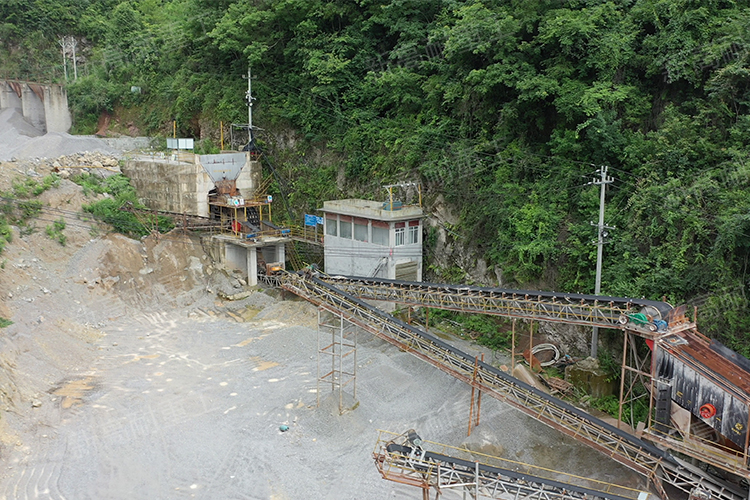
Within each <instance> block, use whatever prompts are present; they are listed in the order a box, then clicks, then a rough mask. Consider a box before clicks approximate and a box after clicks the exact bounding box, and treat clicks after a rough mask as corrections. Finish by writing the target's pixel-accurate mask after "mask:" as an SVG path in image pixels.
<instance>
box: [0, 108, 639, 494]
mask: <svg viewBox="0 0 750 500" xmlns="http://www.w3.org/2000/svg"><path fill="white" fill-rule="evenodd" d="M27 125H28V124H25V122H24V121H23V120H21V121H19V120H18V116H15V115H14V114H13V113H10V112H8V111H7V110H5V111H3V112H0V159H2V157H7V155H8V151H9V145H13V146H14V147H15V146H16V145H20V144H21V143H25V144H26V145H30V144H35V146H34V147H33V148H32V149H31V150H33V151H34V156H35V157H44V156H46V157H49V158H55V157H59V156H61V155H65V154H69V151H70V150H69V149H63V147H67V146H68V145H70V144H69V143H70V142H71V141H73V142H76V141H79V142H77V146H75V147H71V149H77V151H81V148H82V147H83V149H88V148H89V146H88V145H86V146H82V144H88V143H86V142H85V141H88V140H89V138H83V139H80V138H76V139H75V140H73V139H70V138H67V137H66V138H64V140H61V141H57V140H56V139H54V138H52V139H50V138H47V139H45V138H44V136H40V135H38V133H37V134H36V135H35V132H34V130H33V129H29V127H28V126H27ZM79 139H80V140H79ZM31 141H39V142H31ZM44 141H47V142H44ZM80 141H83V142H80ZM45 148H48V149H45ZM45 165H46V163H45V164H44V165H42V164H40V163H38V162H37V163H34V162H31V163H24V162H22V161H19V162H11V163H4V164H0V186H5V185H10V182H11V180H12V179H13V178H15V177H16V176H18V175H19V173H23V172H27V171H28V170H29V169H30V168H33V169H35V170H34V172H35V175H41V174H44V173H46V172H45V171H42V168H46V169H48V168H51V167H50V166H49V165H46V166H45ZM43 200H44V203H45V212H44V213H43V215H42V216H41V218H40V220H39V226H40V227H43V226H44V225H46V224H48V223H49V222H50V221H51V220H52V219H53V218H54V219H57V218H58V217H59V216H60V213H61V212H60V210H62V209H65V210H67V212H65V213H66V214H67V215H65V217H66V220H67V221H68V226H67V228H66V230H65V234H66V236H67V237H68V243H67V245H66V246H64V247H63V246H60V245H59V244H57V243H56V242H53V241H51V240H50V239H49V238H48V237H47V236H46V235H45V234H44V231H39V230H37V231H35V232H32V233H31V234H20V233H19V231H18V230H16V231H15V232H14V235H13V241H12V243H11V244H10V245H8V247H6V249H5V251H4V252H3V253H2V254H1V255H0V269H1V270H0V316H2V317H5V318H10V319H12V320H13V321H14V324H13V325H11V326H9V327H7V328H3V329H2V330H0V409H2V410H3V411H2V412H1V413H0V499H8V500H10V499H56V500H57V499H60V500H62V499H67V500H78V499H119V498H123V499H124V498H127V499H172V498H175V499H177V498H204V499H269V500H270V499H273V500H282V499H290V500H296V499H300V500H301V499H305V500H315V499H380V498H383V499H385V498H420V497H421V492H420V491H418V490H416V489H414V488H412V487H408V486H404V485H400V484H396V483H391V482H388V481H385V480H383V479H381V478H380V475H379V474H378V472H377V469H376V468H375V465H374V463H373V461H372V455H371V454H372V451H373V449H374V447H375V443H376V440H377V437H378V429H383V430H387V431H392V432H396V433H401V432H404V431H405V430H407V429H410V428H414V429H416V430H417V431H418V432H419V433H420V435H421V436H422V438H423V439H425V440H430V441H435V442H441V443H445V444H449V445H452V446H462V445H466V446H469V447H471V448H472V449H479V450H483V451H485V452H487V453H489V454H498V455H501V456H503V457H505V458H508V459H512V460H517V461H521V462H529V463H534V464H535V465H537V466H541V467H547V468H551V469H564V470H565V471H566V472H570V473H575V474H578V475H580V476H582V477H588V478H596V479H600V480H605V481H611V482H615V483H618V484H622V485H625V486H630V487H639V486H641V485H642V484H643V480H642V479H641V478H640V477H639V476H637V475H636V474H634V473H632V472H630V471H629V470H627V469H625V468H624V467H622V466H620V465H618V464H616V463H615V462H613V461H611V460H608V459H606V458H603V456H602V455H600V454H599V453H597V452H595V451H593V450H591V449H589V448H587V447H585V446H582V445H580V444H578V443H577V442H575V441H574V440H572V439H570V438H567V437H565V436H563V435H562V434H560V433H558V432H556V431H554V430H552V429H549V428H548V427H546V426H544V425H542V424H541V423H539V422H537V421H535V420H533V419H531V418H529V417H526V416H525V415H524V414H522V413H520V412H519V411H517V410H515V409H513V408H511V407H510V406H508V405H506V404H504V403H501V402H499V401H496V400H494V399H492V398H489V397H484V398H483V399H482V413H481V423H480V425H479V427H477V428H476V429H475V430H474V432H473V434H472V436H471V437H470V438H467V437H466V431H467V424H468V415H469V402H470V395H471V390H470V389H469V387H468V386H466V385H465V384H463V383H462V382H459V381H457V380H456V379H453V378H452V377H450V376H448V375H446V374H444V373H443V372H441V371H439V370H437V369H435V368H432V367H431V366H429V365H427V364H425V363H424V362H422V361H420V360H419V359H417V358H415V357H413V356H411V355H409V354H407V353H404V352H401V351H399V350H398V349H395V348H394V347H392V346H390V345H389V344H386V343H384V342H382V341H380V340H378V339H376V338H375V337H373V336H371V335H370V334H367V333H362V334H361V335H359V347H358V351H357V365H358V368H357V370H358V373H357V398H356V401H357V403H358V405H357V406H356V408H355V409H353V410H352V411H349V412H347V413H345V414H343V415H340V414H339V412H338V397H337V396H336V395H335V394H334V395H333V396H332V395H331V393H330V391H329V389H328V388H324V391H323V392H321V398H322V402H321V405H320V406H317V404H316V401H317V392H316V391H317V387H318V384H317V332H316V325H317V314H316V311H315V309H314V308H313V307H312V306H311V305H309V304H307V303H306V302H303V301H299V300H286V301H282V300H280V299H279V295H280V294H279V293H278V292H274V291H257V292H256V293H253V294H252V295H250V296H249V297H247V298H246V299H244V300H242V301H236V302H226V301H221V300H219V299H218V298H217V293H218V292H224V293H226V294H232V293H235V292H237V291H239V290H240V289H241V284H240V282H239V281H238V279H237V278H236V277H234V276H233V275H232V274H231V273H225V272H223V271H222V270H220V269H217V268H216V267H215V266H214V265H213V264H212V263H211V262H210V261H209V260H208V259H207V257H206V256H205V255H204V254H203V251H202V247H201V244H200V242H199V241H197V240H194V239H184V238H181V237H179V236H178V235H166V236H161V237H160V238H159V239H158V240H157V239H154V238H148V239H146V240H143V241H136V240H130V239H128V238H125V237H122V236H117V235H108V236H104V237H100V236H92V235H93V234H96V233H92V232H91V230H92V229H93V228H92V227H91V226H90V225H89V224H87V223H85V222H83V221H80V220H78V219H77V218H76V217H75V216H74V215H72V214H73V213H74V211H75V210H77V209H78V208H79V207H80V205H81V203H83V202H90V200H87V199H85V197H84V195H83V194H82V192H81V191H80V188H78V187H77V186H75V185H73V184H72V183H68V182H63V183H62V184H61V187H60V188H59V189H57V190H52V191H49V192H48V193H45V195H44V198H43ZM55 211H56V212H55ZM68 212H70V213H68ZM45 217H46V219H45ZM99 234H100V233H99ZM455 342H458V344H459V348H461V349H462V350H465V351H467V352H470V353H472V354H473V353H477V352H479V351H478V350H477V347H476V346H473V345H470V344H468V343H465V342H461V341H458V340H455ZM488 359H489V358H488ZM498 361H502V360H498ZM346 400H347V401H348V403H349V405H351V406H354V404H353V399H352V398H351V395H349V396H347V397H346ZM280 425H288V426H289V430H288V431H287V432H281V431H280V430H279V426H280ZM445 498H451V497H450V495H446V496H445Z"/></svg>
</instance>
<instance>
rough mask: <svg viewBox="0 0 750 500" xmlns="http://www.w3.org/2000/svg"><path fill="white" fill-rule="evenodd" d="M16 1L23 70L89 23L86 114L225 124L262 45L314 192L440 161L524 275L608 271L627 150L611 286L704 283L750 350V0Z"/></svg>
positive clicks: (497, 257) (14, 58)
mask: <svg viewBox="0 0 750 500" xmlns="http://www.w3.org/2000/svg"><path fill="white" fill-rule="evenodd" d="M0 19H3V21H2V23H0V70H1V71H2V72H0V75H4V76H6V77H13V78H22V79H31V80H53V81H61V79H62V70H61V66H62V60H61V59H62V57H61V54H60V48H59V46H57V43H56V40H57V38H58V37H59V36H61V35H73V36H75V37H76V38H77V39H78V40H80V42H81V46H82V51H81V57H82V58H83V59H82V65H81V69H80V70H79V71H80V74H79V78H78V81H76V82H75V83H71V84H70V87H69V95H70V101H71V105H72V107H73V109H74V111H75V112H76V120H77V123H78V126H79V128H81V129H85V127H86V126H87V124H88V126H91V125H92V124H93V123H95V122H96V119H97V118H98V116H99V115H100V114H101V113H102V112H105V111H106V112H113V111H115V110H116V109H119V108H122V109H130V110H134V112H135V113H136V114H137V117H138V120H139V123H140V124H141V126H142V127H143V128H144V129H145V131H146V132H149V133H158V132H159V131H160V130H161V131H164V127H165V125H166V124H168V123H171V120H172V119H176V120H177V123H178V125H179V127H180V129H181V133H182V134H192V135H194V136H196V137H209V136H212V137H214V138H215V135H216V133H215V132H216V130H217V127H218V123H219V121H224V122H233V121H235V122H237V121H239V122H241V121H244V117H245V116H246V108H245V103H244V102H243V97H244V89H245V86H246V82H245V81H244V80H243V79H242V76H243V75H245V74H246V72H247V68H248V65H252V68H253V73H254V75H256V76H257V82H256V84H255V85H256V86H255V88H256V89H257V90H256V92H257V94H256V95H257V96H258V98H259V100H258V102H257V106H256V110H257V112H256V116H257V120H258V124H259V125H260V126H261V127H262V128H264V129H266V130H267V131H268V134H267V136H266V137H265V140H266V141H267V142H268V143H269V144H270V145H271V146H273V145H274V144H275V143H276V142H279V143H281V142H284V141H282V140H281V139H279V137H282V136H284V134H286V133H287V132H288V131H293V132H294V137H295V139H294V140H293V141H287V142H286V144H287V147H285V148H280V149H276V150H274V151H275V155H276V156H275V157H274V159H275V161H277V163H278V164H277V167H278V170H279V171H280V172H282V173H283V174H284V176H285V178H286V179H287V182H288V184H289V186H287V187H288V189H289V193H288V195H289V198H290V201H291V202H292V203H293V204H294V206H295V207H297V209H298V210H300V211H303V210H310V209H314V208H317V207H318V206H320V204H321V202H322V200H323V199H326V198H328V197H333V196H342V195H346V196H353V195H359V196H375V195H376V194H377V192H378V189H379V188H380V185H381V184H383V183H385V182H388V181H394V180H403V179H407V178H408V179H412V178H416V179H419V180H420V181H421V182H422V183H423V185H424V186H425V189H426V193H427V200H428V201H430V200H434V199H436V197H437V196H438V195H442V196H441V198H442V199H445V200H446V201H447V203H449V204H450V205H451V206H452V207H453V210H454V211H455V212H456V213H458V214H459V215H460V224H457V225H454V226H453V227H451V228H449V229H450V232H449V234H450V235H451V237H452V238H455V241H454V243H455V244H456V245H463V246H464V247H465V248H466V249H467V252H469V253H472V254H473V255H475V256H477V257H481V258H484V259H485V260H486V261H487V262H488V264H489V265H491V266H497V267H498V268H499V269H501V270H502V272H503V276H504V277H505V279H506V280H507V282H508V284H510V285H518V286H524V287H533V286H540V287H544V288H552V289H556V290H569V291H574V292H577V291H581V292H590V291H592V290H593V286H594V267H595V266H594V264H595V255H596V246H595V245H592V244H591V241H592V240H593V239H595V238H596V229H595V228H594V227H592V226H591V224H590V221H592V220H595V219H596V216H597V212H598V205H599V191H598V189H599V188H598V186H596V185H591V184H590V181H591V180H593V178H594V176H595V175H596V170H597V169H598V168H600V167H601V166H603V165H607V166H608V167H609V168H610V175H612V176H613V177H614V179H615V181H614V183H613V184H611V185H610V187H609V191H608V195H607V206H606V218H605V219H606V222H607V224H608V225H611V226H616V229H615V230H612V231H610V233H611V234H610V237H609V238H608V244H607V246H606V248H605V264H604V274H603V282H602V291H603V293H606V294H611V295H622V296H646V297H651V298H661V297H662V296H666V297H667V299H668V300H669V301H671V302H673V303H684V302H692V303H700V304H701V305H702V311H704V312H703V313H702V316H701V320H700V321H701V330H702V331H704V332H709V333H711V334H713V335H716V336H718V337H720V338H721V339H722V340H723V341H725V342H727V343H729V344H730V345H731V346H732V347H733V348H735V349H737V350H739V351H741V352H744V353H745V354H749V353H750V347H748V346H749V345H750V344H748V343H747V342H746V339H747V336H746V333H745V332H746V331H747V330H748V326H750V325H749V324H748V323H750V317H748V315H747V313H748V307H747V301H746V300H745V288H746V283H747V278H746V274H747V267H748V259H749V257H750V167H748V166H746V165H747V163H748V160H749V159H748V138H749V137H750V115H749V114H748V105H749V104H750V65H749V64H750V63H749V61H750V58H748V47H750V40H748V37H749V36H750V35H748V34H750V6H749V5H748V2H744V1H722V0H623V1H617V2H615V1H606V0H570V1H567V2H559V1H555V0H433V1H430V2H424V1H417V0H357V1H351V0H211V1H209V0H35V1H33V2H27V1H24V2H21V1H18V0H8V1H5V2H3V3H2V5H0ZM131 86H138V87H140V88H141V89H143V92H142V93H141V94H133V93H131V92H130V88H131ZM290 143H292V146H289V144H290ZM315 151H317V152H319V153H320V154H312V153H313V152H315ZM425 239H426V241H429V238H425ZM433 271H434V273H435V274H436V278H440V273H441V270H440V269H438V268H435V267H433Z"/></svg>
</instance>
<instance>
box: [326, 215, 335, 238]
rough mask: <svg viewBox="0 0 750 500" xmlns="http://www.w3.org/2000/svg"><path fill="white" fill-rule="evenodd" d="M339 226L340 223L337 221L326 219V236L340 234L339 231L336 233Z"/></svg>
mask: <svg viewBox="0 0 750 500" xmlns="http://www.w3.org/2000/svg"><path fill="white" fill-rule="evenodd" d="M337 224H338V221H337V220H336V219H330V218H328V217H326V234H327V235H329V236H336V235H337V234H338V231H336V225H337Z"/></svg>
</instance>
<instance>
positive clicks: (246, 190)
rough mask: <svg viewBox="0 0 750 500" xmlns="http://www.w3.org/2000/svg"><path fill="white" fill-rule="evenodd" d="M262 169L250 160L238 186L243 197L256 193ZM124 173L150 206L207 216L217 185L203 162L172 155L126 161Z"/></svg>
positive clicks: (144, 202)
mask: <svg viewBox="0 0 750 500" xmlns="http://www.w3.org/2000/svg"><path fill="white" fill-rule="evenodd" d="M190 156H191V157H192V155H190ZM195 158H196V159H197V158H198V157H197V156H196V157H195ZM196 161H197V160H196ZM260 168H261V167H260V163H259V162H255V161H252V162H251V161H248V163H247V164H246V165H245V168H244V169H243V170H242V172H241V173H240V176H239V178H238V179H237V185H238V187H240V189H241V192H242V195H243V196H245V197H251V196H252V195H253V194H254V190H255V188H256V187H257V186H258V180H259V179H260ZM122 173H123V174H125V175H126V176H127V177H129V178H130V182H131V184H132V185H133V187H135V190H136V192H137V193H138V197H139V198H140V199H141V201H142V202H143V204H144V205H146V206H147V207H149V208H152V209H154V210H166V211H168V212H178V213H186V214H188V215H201V216H204V217H206V216H208V213H209V211H208V210H209V209H208V192H209V191H210V190H211V189H213V188H214V183H213V181H212V180H211V178H210V177H209V176H208V173H206V171H205V170H204V169H203V167H202V166H201V165H200V164H198V163H188V162H183V161H175V160H172V159H171V158H170V157H165V158H151V157H143V158H140V159H139V158H135V159H132V160H128V161H126V162H125V165H124V166H123V167H122Z"/></svg>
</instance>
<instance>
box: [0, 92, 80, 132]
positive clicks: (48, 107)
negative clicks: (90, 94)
mask: <svg viewBox="0 0 750 500" xmlns="http://www.w3.org/2000/svg"><path fill="white" fill-rule="evenodd" d="M6 108H16V109H19V110H21V112H22V113H23V116H24V118H26V119H27V120H28V121H29V122H30V123H31V124H32V125H34V127H36V128H37V129H39V130H40V131H42V132H45V133H46V132H63V133H66V132H68V131H69V130H70V127H71V125H72V124H73V120H72V118H71V116H70V110H69V109H68V92H67V90H66V89H65V87H63V86H62V85H42V84H38V83H32V82H18V81H11V80H0V109H6Z"/></svg>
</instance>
